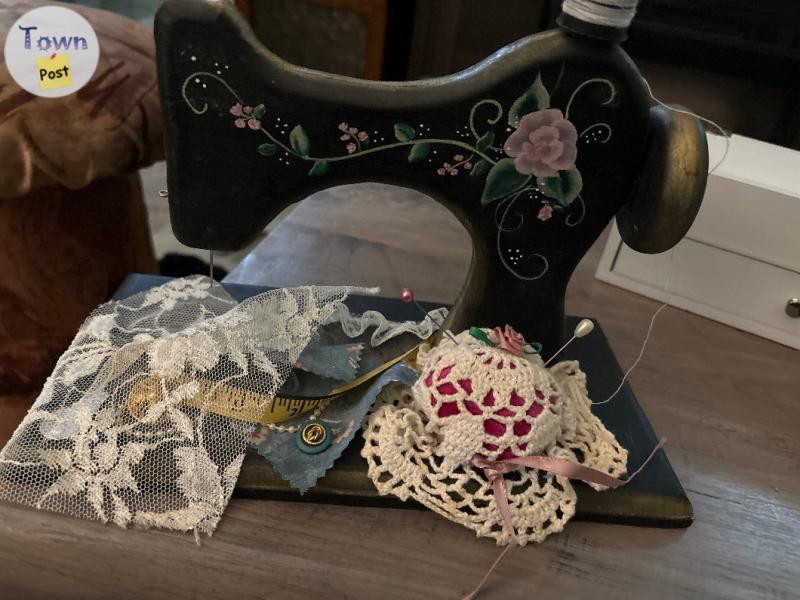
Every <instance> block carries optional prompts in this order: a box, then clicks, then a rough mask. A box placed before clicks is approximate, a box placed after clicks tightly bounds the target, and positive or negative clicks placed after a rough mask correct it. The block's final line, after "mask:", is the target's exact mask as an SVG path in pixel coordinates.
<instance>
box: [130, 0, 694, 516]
mask: <svg viewBox="0 0 800 600" xmlns="http://www.w3.org/2000/svg"><path fill="white" fill-rule="evenodd" d="M559 22H560V24H561V26H562V28H561V29H559V30H554V31H549V32H545V33H542V34H539V35H535V36H532V37H529V38H526V39H523V40H520V41H519V42H517V43H515V44H512V45H510V46H508V47H506V48H504V49H502V50H500V51H498V52H497V53H495V54H494V55H492V56H491V57H489V58H487V59H486V60H485V61H483V62H482V63H480V64H478V65H476V66H474V67H472V68H470V69H468V70H466V71H463V72H461V73H457V74H455V75H452V76H449V77H443V78H439V79H431V80H426V81H420V82H407V83H395V82H371V81H362V80H355V79H350V78H345V77H338V76H334V75H329V74H326V73H320V72H316V71H311V70H307V69H303V68H299V67H295V66H292V65H290V64H287V63H286V62H284V61H282V60H281V59H279V58H278V57H276V56H275V55H273V54H272V53H270V52H269V51H268V50H267V49H265V48H264V47H263V46H261V44H260V43H259V42H258V41H257V40H256V38H255V36H254V34H253V32H252V31H251V30H250V27H249V25H248V24H247V23H246V22H245V21H244V19H243V18H242V17H241V16H240V15H239V14H238V12H237V11H236V9H235V8H233V7H232V6H231V5H230V4H229V3H228V2H222V1H211V0H167V2H165V3H164V5H163V6H162V8H161V10H160V11H159V13H158V16H157V19H156V42H157V49H158V70H159V83H160V89H161V98H162V105H163V110H164V117H165V123H166V138H167V145H168V148H167V156H168V184H169V203H170V214H171V218H172V226H173V229H174V231H175V234H176V236H177V237H178V239H179V240H180V241H182V242H183V243H185V244H187V245H189V246H193V247H199V248H206V249H211V250H234V249H239V248H241V247H243V246H245V245H246V244H247V243H249V242H250V241H251V240H252V239H253V238H254V237H255V236H257V235H258V234H259V232H260V231H261V230H262V229H263V228H264V226H265V225H266V224H267V223H269V221H270V220H271V219H273V218H274V217H275V216H276V215H277V214H278V213H279V212H280V211H281V210H282V209H284V208H285V207H286V206H288V205H290V204H291V203H293V202H297V201H299V200H302V199H303V198H305V197H307V196H308V195H310V194H311V193H313V192H315V191H318V190H321V189H325V188H328V187H332V186H336V185H340V184H344V183H355V182H363V181H378V182H386V183H392V184H396V185H402V186H407V187H411V188H415V189H418V190H420V191H422V192H423V193H426V194H428V195H430V196H431V197H433V198H434V199H436V200H437V201H438V202H440V203H442V204H443V205H444V206H446V207H447V208H448V209H449V210H450V211H451V212H452V213H453V214H454V215H455V216H456V217H457V218H458V219H459V220H460V222H461V223H462V224H463V225H464V227H465V228H466V229H467V230H468V232H469V234H470V236H471V239H472V243H473V260H472V265H471V267H470V270H469V273H468V276H467V279H466V283H465V285H464V288H463V290H462V292H461V294H460V296H459V298H458V299H457V301H456V303H455V304H454V306H453V308H452V310H451V312H450V315H449V317H448V323H447V326H448V327H450V328H452V329H454V330H461V329H464V328H466V327H469V326H470V325H488V326H494V325H497V324H503V323H510V324H512V325H513V326H514V327H515V328H516V329H518V330H519V331H521V332H522V333H523V334H524V335H525V337H526V339H528V340H530V341H537V342H540V343H541V344H542V346H543V351H542V354H543V355H544V356H548V355H550V354H552V353H553V352H554V351H555V350H556V349H557V348H558V347H559V346H560V345H561V343H562V341H563V339H564V333H565V317H564V308H563V307H564V293H565V290H566V287H567V283H568V282H569V279H570V276H571V274H572V272H573V270H574V268H575V266H576V265H577V264H578V262H579V261H580V259H581V258H582V257H583V255H584V254H585V252H586V251H587V250H588V249H589V247H590V246H591V245H592V243H593V242H594V241H595V240H596V239H597V237H598V236H599V235H600V233H601V232H602V231H603V229H604V228H605V227H606V225H607V224H608V222H609V221H610V219H612V218H613V217H616V219H617V222H618V224H619V226H620V229H621V232H622V235H623V238H624V239H625V241H626V242H627V243H628V244H629V245H630V246H632V247H633V248H634V249H637V250H640V251H644V252H661V251H664V250H667V249H669V248H670V247H672V246H673V245H674V244H676V243H677V242H678V241H679V240H680V239H681V238H682V236H683V235H684V234H685V232H686V231H687V230H688V228H689V226H690V225H691V223H692V221H693V220H694V217H695V215H696V214H697V211H698V209H699V205H700V201H701V199H702V196H703V191H704V188H705V182H706V174H707V168H708V164H707V163H708V156H707V148H706V142H705V136H704V132H703V129H702V127H701V126H700V123H699V122H698V120H697V119H695V118H694V117H691V116H687V115H686V114H678V113H674V112H671V111H668V110H666V109H664V108H662V107H651V102H650V98H649V96H648V93H647V88H646V85H645V82H644V81H643V80H642V78H641V76H640V74H639V72H638V71H637V69H636V67H635V66H634V64H633V63H632V62H631V60H630V59H629V58H628V56H627V55H626V54H625V52H624V51H623V50H622V49H621V48H620V47H619V46H618V45H617V43H616V42H617V41H619V40H620V39H622V38H624V30H619V29H613V28H609V27H600V26H595V25H588V24H586V23H582V22H580V21H577V20H576V19H574V18H571V17H569V16H567V15H562V16H561V18H560V20H559ZM319 283H321V284H324V283H325V282H324V281H321V282H319ZM151 284H152V283H147V282H138V283H137V284H136V285H133V286H132V287H131V288H130V289H126V290H121V292H120V295H124V294H127V293H131V292H133V291H137V289H141V286H142V285H151ZM137 286H138V287H137ZM256 291H257V290H250V291H247V290H245V291H242V290H237V291H235V292H233V291H232V293H235V294H236V295H241V296H242V297H244V296H247V295H251V294H252V293H255V292H256ZM398 291H399V290H398ZM384 302H389V301H386V300H384ZM395 304H399V300H398V301H396V302H395ZM378 308H387V309H389V310H394V309H392V308H391V307H389V306H388V305H386V306H382V307H378ZM394 308H397V307H394ZM398 314H400V313H399V312H398ZM411 316H412V317H413V315H411ZM571 325H572V326H574V321H573V322H572V323H571ZM569 354H570V353H569V352H568V353H567V355H569ZM573 358H576V359H577V358H579V359H581V360H582V364H583V365H584V370H585V371H586V372H587V374H588V375H589V377H590V381H592V382H594V383H595V384H596V385H598V386H605V385H606V384H608V385H609V386H613V385H614V383H615V382H617V381H619V377H621V372H620V370H619V367H618V365H617V364H616V361H615V360H614V358H613V354H612V353H611V351H610V349H609V348H608V345H607V343H606V342H605V338H604V337H603V336H602V334H600V335H599V336H598V337H597V338H596V340H595V341H593V342H592V343H591V344H590V345H585V346H583V347H582V348H581V349H577V350H576V351H575V356H573ZM597 412H598V414H599V415H601V418H602V419H603V420H604V422H605V423H606V425H607V426H608V427H609V428H610V429H612V431H614V432H615V434H616V435H617V436H618V437H619V439H620V441H621V442H622V443H623V444H624V445H625V446H626V447H628V448H629V449H631V450H632V453H631V460H632V461H633V462H634V463H635V462H636V461H637V459H638V458H639V457H638V454H641V453H642V452H645V450H646V449H649V448H652V446H653V445H654V443H655V436H654V434H653V431H652V429H651V428H650V426H649V424H648V423H647V419H646V417H645V416H644V414H643V413H642V411H641V409H640V408H639V406H638V404H637V402H636V400H635V398H634V397H633V395H632V392H631V391H630V388H628V387H627V386H625V387H624V388H623V390H622V392H621V393H620V395H619V397H618V398H617V399H616V400H615V402H614V403H613V405H611V404H610V405H606V406H602V407H598V411H597ZM627 438H630V439H627ZM350 450H351V449H350V448H348V453H349V454H347V453H346V454H345V455H344V456H343V457H342V458H341V459H340V460H339V462H338V463H337V466H336V468H335V469H334V470H332V471H331V472H330V473H329V474H328V475H327V476H326V477H325V479H323V480H322V482H321V484H322V486H321V488H320V487H318V488H316V489H315V490H312V493H311V494H310V495H311V497H312V498H317V499H325V498H329V497H333V498H336V499H338V500H341V499H342V498H346V499H347V500H346V501H354V502H359V503H362V502H363V503H369V504H378V503H380V501H381V499H379V498H376V495H377V494H376V492H375V490H374V488H373V487H372V486H371V483H370V482H369V480H368V479H367V478H366V475H365V473H364V471H365V465H364V464H363V460H361V459H360V457H359V456H358V454H357V449H356V450H355V452H354V453H353V452H350ZM652 468H653V469H654V471H653V473H654V474H655V475H654V476H653V478H652V479H649V480H648V479H647V478H645V477H641V478H638V479H637V481H635V482H633V483H632V484H631V485H630V486H627V487H626V488H625V489H624V490H618V491H615V493H614V494H615V495H614V496H613V498H612V497H611V496H610V495H602V494H594V493H593V492H592V490H590V489H589V488H585V489H581V490H580V491H579V494H581V501H580V503H579V506H580V507H581V512H582V513H583V516H584V517H588V518H594V519H600V520H620V521H624V522H640V523H659V524H662V525H663V524H666V525H670V524H671V525H676V524H677V525H687V524H688V523H690V522H691V518H692V517H691V514H692V511H691V505H690V504H689V502H688V500H687V499H686V496H685V494H684V493H683V490H682V488H681V486H680V484H679V482H678V480H677V478H676V477H675V475H674V473H673V472H672V469H671V467H670V465H669V462H668V461H667V459H666V456H665V455H663V453H662V454H660V455H659V456H658V457H657V458H656V460H654V461H653V466H652ZM281 485H283V488H282V487H281ZM237 490H238V492H239V493H244V494H250V495H259V496H261V495H268V496H272V497H274V496H278V497H294V496H296V494H292V491H291V490H288V489H286V485H285V483H282V481H281V480H280V477H278V476H277V475H275V473H274V472H272V471H271V469H270V467H269V466H268V465H267V464H266V463H265V461H264V460H263V459H262V458H260V457H258V456H256V457H248V460H247V461H246V463H245V467H244V469H243V471H242V477H241V479H240V482H239V486H238V488H237ZM282 490H283V492H284V493H281V491H282ZM579 516H581V515H579Z"/></svg>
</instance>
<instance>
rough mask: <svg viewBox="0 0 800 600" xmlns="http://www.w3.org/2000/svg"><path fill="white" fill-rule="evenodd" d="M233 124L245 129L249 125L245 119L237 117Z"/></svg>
mask: <svg viewBox="0 0 800 600" xmlns="http://www.w3.org/2000/svg"><path fill="white" fill-rule="evenodd" d="M233 124H234V125H236V127H238V128H239V129H244V128H245V127H246V126H247V124H246V123H245V121H244V119H236V120H235V121H234V122H233Z"/></svg>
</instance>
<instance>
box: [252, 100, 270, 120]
mask: <svg viewBox="0 0 800 600" xmlns="http://www.w3.org/2000/svg"><path fill="white" fill-rule="evenodd" d="M265 112H267V109H266V108H264V105H263V104H259V105H258V106H256V107H255V108H254V109H253V116H254V117H255V118H256V119H258V120H259V121H260V120H261V118H262V117H263V116H264V113H265Z"/></svg>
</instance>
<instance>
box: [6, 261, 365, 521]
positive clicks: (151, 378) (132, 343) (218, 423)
mask: <svg viewBox="0 0 800 600" xmlns="http://www.w3.org/2000/svg"><path fill="white" fill-rule="evenodd" d="M354 291H357V292H360V293H369V292H372V293H374V291H375V290H367V289H363V288H348V287H301V288H290V289H278V290H273V291H270V292H267V293H264V294H261V295H259V296H255V297H253V298H250V299H248V300H246V301H245V302H242V303H241V304H238V303H237V302H236V300H234V299H233V298H232V297H231V296H230V295H229V294H227V293H226V292H225V290H224V289H223V288H222V287H221V286H219V285H216V284H214V283H213V282H212V281H211V280H210V279H208V278H206V277H190V278H185V279H178V280H174V281H171V282H169V283H167V284H165V285H162V286H159V287H157V288H154V289H152V290H148V291H146V292H142V293H139V294H136V295H134V296H131V297H130V298H127V299H125V300H122V301H115V302H109V303H107V304H104V305H102V306H100V307H99V308H97V309H96V310H95V311H94V312H93V313H92V314H91V315H90V316H89V317H88V318H87V320H86V321H85V322H84V324H83V325H82V327H81V329H80V330H79V332H78V334H77V335H76V337H75V339H74V340H73V342H72V344H71V346H70V347H69V349H68V350H67V351H66V352H65V353H64V354H63V355H62V356H61V358H60V359H59V361H58V363H57V364H56V367H55V369H54V371H53V373H52V374H51V376H50V377H49V378H48V380H47V382H46V384H45V386H44V388H43V390H42V392H41V394H40V395H39V397H38V398H37V400H36V402H35V403H34V405H33V407H32V408H31V410H30V412H29V413H28V415H27V416H26V418H25V419H24V420H23V422H22V423H21V424H20V426H19V427H18V428H17V430H16V431H15V433H14V435H13V436H12V438H11V440H10V441H9V443H8V444H7V445H6V446H5V448H3V450H2V451H0V499H2V500H7V501H11V502H18V503H21V504H26V505H29V506H34V507H37V508H41V509H47V510H54V511H58V512H62V513H66V514H69V515H73V516H77V517H82V518H86V519H96V520H99V521H102V522H113V523H116V524H117V525H120V526H123V527H126V526H129V525H134V526H141V527H161V528H166V529H176V530H181V531H190V530H191V531H194V532H195V534H199V533H206V534H211V533H212V532H213V530H214V528H215V527H216V525H217V523H218V521H219V519H220V517H221V515H222V512H223V510H224V508H225V506H226V505H227V503H228V500H229V498H230V496H231V493H232V491H233V488H234V485H235V483H236V480H237V478H238V474H239V470H240V468H241V464H242V460H243V458H244V452H245V449H246V447H247V444H248V440H249V438H250V436H251V434H252V431H253V429H254V427H255V424H256V423H257V422H258V420H259V417H260V415H262V414H263V412H264V410H265V409H267V408H268V407H269V405H270V403H271V401H272V399H273V397H274V395H275V393H276V392H277V391H278V389H279V388H280V387H281V385H282V384H283V383H284V381H285V380H286V378H287V377H288V376H289V374H290V372H291V369H292V366H293V365H294V364H295V362H296V361H297V359H298V357H299V355H300V353H301V352H302V351H303V349H304V348H305V347H306V346H307V345H308V344H309V342H310V341H311V340H312V338H313V337H314V336H315V334H316V331H317V328H318V327H319V326H320V324H321V323H323V322H326V321H328V320H330V319H331V318H332V317H333V315H334V314H335V313H336V311H337V307H338V306H339V305H340V304H341V303H342V302H343V300H344V299H345V297H346V296H347V295H348V294H349V293H351V292H354ZM231 388H234V389H237V388H238V389H241V390H246V391H248V392H250V393H248V394H246V395H244V396H243V395H239V396H237V397H238V398H239V400H238V401H235V402H234V401H231V396H230V395H226V394H225V393H221V390H225V389H231ZM241 398H245V400H244V401H242V400H241Z"/></svg>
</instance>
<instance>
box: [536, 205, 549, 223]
mask: <svg viewBox="0 0 800 600" xmlns="http://www.w3.org/2000/svg"><path fill="white" fill-rule="evenodd" d="M552 216H553V207H552V206H551V205H549V204H545V205H544V206H543V207H542V208H540V209H539V214H538V215H536V218H537V219H539V220H540V221H547V220H548V219H549V218H550V217H552Z"/></svg>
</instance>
